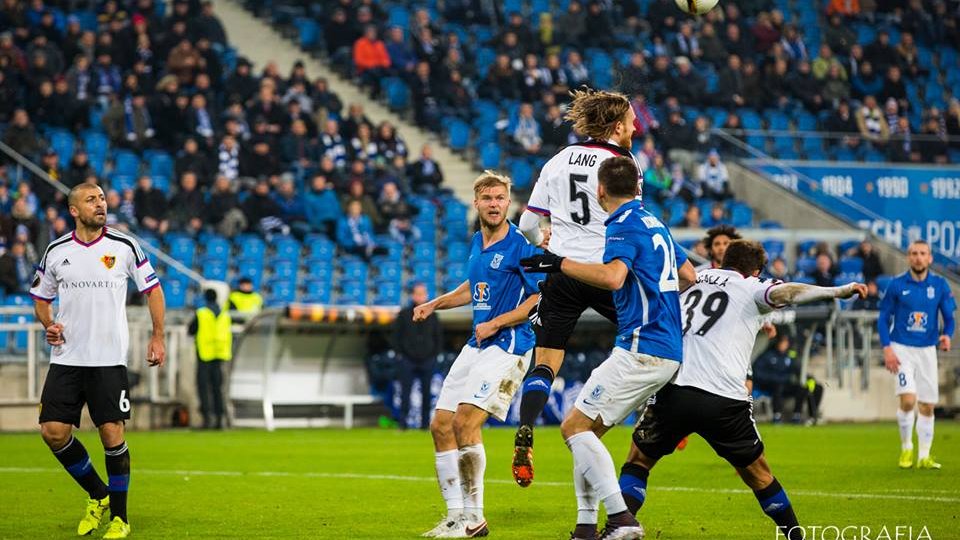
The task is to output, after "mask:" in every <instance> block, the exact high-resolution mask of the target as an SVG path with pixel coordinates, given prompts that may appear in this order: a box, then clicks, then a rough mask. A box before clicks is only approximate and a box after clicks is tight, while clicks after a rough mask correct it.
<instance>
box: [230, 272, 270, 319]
mask: <svg viewBox="0 0 960 540" xmlns="http://www.w3.org/2000/svg"><path fill="white" fill-rule="evenodd" d="M237 285H238V287H237V289H238V290H236V291H233V292H231V293H230V303H229V307H230V310H231V311H237V312H240V313H241V314H243V315H245V317H244V318H245V319H249V318H252V317H253V316H254V315H256V314H257V313H260V310H261V309H263V297H262V296H260V293H258V292H256V291H254V290H253V281H252V280H251V279H250V278H248V277H242V278H240V281H238V282H237Z"/></svg>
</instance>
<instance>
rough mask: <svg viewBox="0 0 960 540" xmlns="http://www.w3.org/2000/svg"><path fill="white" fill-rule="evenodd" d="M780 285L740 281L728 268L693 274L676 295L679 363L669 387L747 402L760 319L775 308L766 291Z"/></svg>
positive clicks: (763, 280)
mask: <svg viewBox="0 0 960 540" xmlns="http://www.w3.org/2000/svg"><path fill="white" fill-rule="evenodd" d="M780 283H781V282H780V281H775V280H773V281H771V280H768V279H759V278H755V277H743V275H741V274H740V273H739V272H734V271H732V270H720V269H711V270H705V271H703V272H700V273H698V274H697V283H696V284H695V285H693V286H692V287H690V288H689V289H687V290H686V291H684V293H683V294H682V295H681V296H680V319H681V321H682V322H683V329H682V331H683V364H682V365H681V366H680V371H679V372H678V373H677V379H676V381H674V384H677V385H680V386H693V387H696V388H700V389H702V390H706V391H707V392H711V393H713V394H717V395H721V396H724V397H728V398H731V399H738V400H746V399H748V396H747V390H746V387H745V386H744V383H745V382H746V378H747V370H748V369H749V368H750V356H751V354H752V353H753V345H754V343H755V342H756V339H757V332H758V331H760V326H761V325H762V324H763V316H764V315H765V314H767V313H769V312H770V311H772V310H774V309H777V308H778V307H780V306H775V305H773V304H772V303H771V301H770V296H769V294H770V289H771V288H773V287H774V286H776V285H779V284H780Z"/></svg>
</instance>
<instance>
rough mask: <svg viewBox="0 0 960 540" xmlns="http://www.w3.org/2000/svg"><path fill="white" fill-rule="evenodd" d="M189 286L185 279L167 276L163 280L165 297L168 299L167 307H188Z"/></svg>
mask: <svg viewBox="0 0 960 540" xmlns="http://www.w3.org/2000/svg"><path fill="white" fill-rule="evenodd" d="M187 288H188V287H187V283H186V282H185V281H184V280H182V279H171V278H170V277H166V278H165V279H164V280H163V297H164V298H165V299H166V302H167V308H169V309H181V308H184V307H186V306H187Z"/></svg>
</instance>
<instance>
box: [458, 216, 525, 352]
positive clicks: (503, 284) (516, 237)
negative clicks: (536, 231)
mask: <svg viewBox="0 0 960 540" xmlns="http://www.w3.org/2000/svg"><path fill="white" fill-rule="evenodd" d="M509 225H510V230H509V231H508V232H507V235H506V236H505V237H504V238H503V239H502V240H500V241H499V242H496V243H495V244H492V245H490V246H489V247H487V248H486V249H484V248H483V235H482V234H481V233H480V232H479V231H478V232H477V233H475V234H474V235H473V240H472V242H471V244H470V260H469V261H468V263H467V265H468V268H467V270H468V272H469V275H470V291H471V292H472V293H473V326H474V328H476V326H477V325H478V324H480V323H484V322H487V321H489V320H491V319H493V318H496V317H498V316H500V315H502V314H504V313H507V312H509V311H513V310H514V309H516V308H517V306H519V305H520V304H521V303H523V301H524V300H526V299H527V298H528V297H529V296H530V295H531V294H536V293H537V292H538V291H539V287H538V285H537V283H538V282H539V281H540V280H542V279H543V277H544V276H543V274H530V273H526V272H524V271H523V268H522V267H521V266H520V259H523V258H525V257H532V256H533V255H536V254H538V253H542V251H541V250H540V249H539V248H537V247H536V246H533V245H531V244H530V242H527V239H526V238H525V237H524V236H523V234H522V233H521V232H520V230H519V229H517V228H516V227H515V226H514V225H513V224H512V223H511V224H509ZM534 341H535V339H534V335H533V329H532V328H531V326H530V323H529V322H523V323H521V324H518V325H517V326H513V327H510V328H504V329H502V330H500V331H499V332H497V333H496V334H495V335H494V336H492V337H489V338H487V339H485V340H483V343H482V345H481V347H480V348H481V349H486V348H487V347H489V346H491V345H496V346H497V347H500V348H501V349H503V350H504V351H506V352H508V353H510V354H517V355H522V354H525V353H526V352H527V351H529V350H530V349H532V348H533V344H534ZM467 345H469V346H471V347H476V346H477V336H476V334H473V335H471V336H470V341H468V342H467Z"/></svg>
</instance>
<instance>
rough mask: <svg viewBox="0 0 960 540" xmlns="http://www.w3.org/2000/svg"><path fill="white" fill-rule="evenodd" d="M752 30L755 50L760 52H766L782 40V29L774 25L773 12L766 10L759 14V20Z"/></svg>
mask: <svg viewBox="0 0 960 540" xmlns="http://www.w3.org/2000/svg"><path fill="white" fill-rule="evenodd" d="M750 32H751V34H753V50H754V51H756V52H757V53H760V54H766V52H767V51H769V50H770V47H772V46H773V44H774V43H776V42H778V41H780V30H778V29H777V27H776V26H774V23H773V18H772V17H771V14H770V13H768V12H766V11H761V12H760V13H758V14H757V22H756V23H754V25H753V28H751V29H750Z"/></svg>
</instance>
